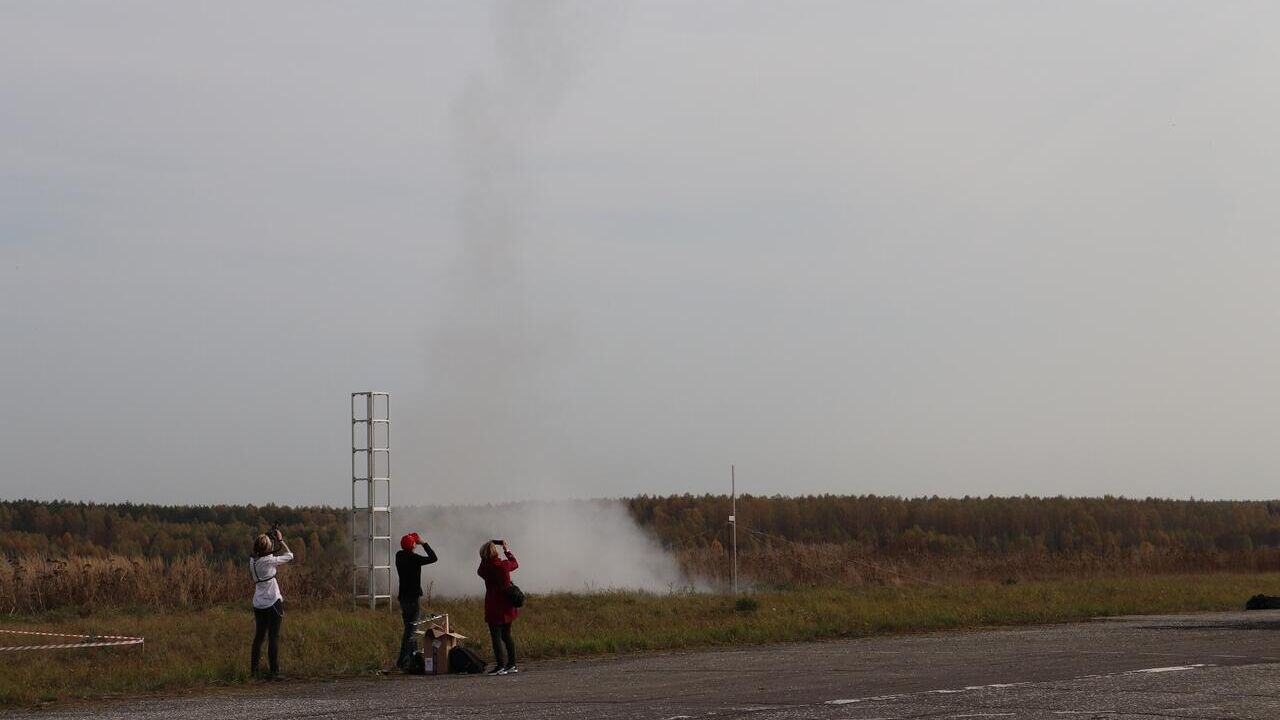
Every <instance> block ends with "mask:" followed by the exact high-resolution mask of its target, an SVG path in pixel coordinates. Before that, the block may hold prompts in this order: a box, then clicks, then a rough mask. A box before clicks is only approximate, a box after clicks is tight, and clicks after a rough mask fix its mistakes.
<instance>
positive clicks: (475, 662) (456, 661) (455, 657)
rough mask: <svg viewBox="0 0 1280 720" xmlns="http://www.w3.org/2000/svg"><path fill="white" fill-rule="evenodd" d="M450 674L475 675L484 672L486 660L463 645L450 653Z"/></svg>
mask: <svg viewBox="0 0 1280 720" xmlns="http://www.w3.org/2000/svg"><path fill="white" fill-rule="evenodd" d="M449 672H452V673H467V674H475V673H482V672H484V660H481V659H480V656H479V655H477V654H476V653H475V651H474V650H472V649H470V648H464V647H462V646H461V645H459V646H457V647H455V648H454V649H452V650H450V651H449Z"/></svg>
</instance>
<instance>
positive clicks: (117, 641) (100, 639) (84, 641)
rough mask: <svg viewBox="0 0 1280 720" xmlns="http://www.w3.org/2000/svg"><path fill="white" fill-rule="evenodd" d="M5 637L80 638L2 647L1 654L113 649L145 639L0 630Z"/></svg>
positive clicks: (123, 636) (125, 636) (144, 640)
mask: <svg viewBox="0 0 1280 720" xmlns="http://www.w3.org/2000/svg"><path fill="white" fill-rule="evenodd" d="M0 633H3V634H5V635H38V636H40V637H56V638H80V640H79V641H78V642H69V643H54V644H50V645H0V652H6V651H14V650H65V649H68V648H91V647H112V646H115V645H141V644H142V643H144V642H146V639H145V638H140V637H129V636H127V635H70V634H67V633H47V632H34V631H32V630H0Z"/></svg>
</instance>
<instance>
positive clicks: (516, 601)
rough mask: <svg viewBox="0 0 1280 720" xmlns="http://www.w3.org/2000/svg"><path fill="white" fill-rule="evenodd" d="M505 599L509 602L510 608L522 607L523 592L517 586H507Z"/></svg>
mask: <svg viewBox="0 0 1280 720" xmlns="http://www.w3.org/2000/svg"><path fill="white" fill-rule="evenodd" d="M506 593H507V599H508V600H510V601H511V607H524V591H523V590H521V589H520V586H519V585H516V584H515V583H511V584H510V585H508V586H507V590H506Z"/></svg>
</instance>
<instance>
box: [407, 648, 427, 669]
mask: <svg viewBox="0 0 1280 720" xmlns="http://www.w3.org/2000/svg"><path fill="white" fill-rule="evenodd" d="M409 674H410V675H426V674H427V657H426V656H425V655H423V654H422V651H421V650H418V651H415V652H414V653H413V654H412V655H410V656H409Z"/></svg>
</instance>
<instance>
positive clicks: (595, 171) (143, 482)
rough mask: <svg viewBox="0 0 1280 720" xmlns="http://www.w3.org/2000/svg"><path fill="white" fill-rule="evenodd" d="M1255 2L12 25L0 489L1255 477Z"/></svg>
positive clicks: (4, 66) (1269, 121) (67, 491)
mask: <svg viewBox="0 0 1280 720" xmlns="http://www.w3.org/2000/svg"><path fill="white" fill-rule="evenodd" d="M1278 15H1280V10H1278V9H1277V8H1276V7H1275V6H1274V5H1273V4H1269V3H1259V4H1247V3H1206V2H1196V3H1175V2H1150V3H1124V2H1100V3H1088V2H1071V3H1029V2H1021V1H1018V2H1006V3H985V2H964V3H958V2H935V3H918V2H916V3H913V2H900V1H894V2H879V3H871V2H863V3H854V2H832V3H797V2H789V3H776V2H767V3H724V2H702V3H688V2H668V3H664V2H637V3H632V4H629V5H625V6H623V5H621V4H615V5H611V4H605V3H584V4H579V5H572V4H570V5H563V4H550V3H517V4H512V5H501V6H495V5H491V4H488V3H478V2H458V3H451V4H445V3H419V2H383V3H374V4H369V3H345V4H337V3H312V2H308V3H270V4H266V5H264V4H262V3H239V4H237V3H228V2H223V3H217V4H213V5H210V4H207V3H177V2H153V3H130V2H113V3H91V2H83V3H73V2H45V1H43V0H32V1H31V2H5V3H3V4H0V397H3V398H4V410H3V412H0V438H3V449H4V451H5V452H4V455H5V458H6V463H5V467H4V471H3V474H0V494H2V495H3V496H4V497H15V496H32V497H42V498H54V497H67V498H72V499H86V500H124V499H127V500H135V501H157V502H235V503H239V502H264V501H268V500H275V501H281V502H291V503H312V502H324V503H335V504H341V503H345V502H346V501H347V474H348V470H347V464H348V449H347V446H346V417H347V412H348V410H347V400H348V394H349V393H350V392H351V391H353V390H362V389H385V390H389V391H391V392H392V393H393V403H392V413H393V423H394V434H393V448H394V450H393V471H394V472H393V474H394V477H395V478H396V483H397V484H396V488H397V496H398V497H397V499H398V500H400V501H415V502H432V501H442V502H444V501H447V502H462V501H486V500H490V499H498V498H503V499H520V498H552V497H595V496H616V495H625V494H635V493H641V492H648V493H670V492H684V491H691V492H704V491H723V490H724V489H725V486H726V484H727V471H728V464H729V463H730V462H733V463H736V464H737V465H738V468H739V479H740V480H741V484H742V485H743V486H744V487H745V488H746V489H748V490H750V491H753V492H757V493H801V492H841V493H893V494H906V495H915V494H933V493H937V494H947V495H961V494H987V493H997V494H1009V493H1012V494H1022V493H1031V494H1059V493H1062V494H1101V493H1108V492H1109V493H1118V494H1127V495H1149V494H1150V495H1171V496H1188V495H1194V496H1197V497H1272V496H1275V495H1276V491H1275V490H1274V488H1273V483H1272V482H1271V480H1272V478H1273V477H1274V476H1275V474H1276V470H1277V469H1278V468H1280V450H1278V449H1277V448H1280V443H1278V442H1277V440H1280V392H1278V391H1277V390H1278V388H1280V384H1277V382H1276V381H1275V379H1274V374H1275V373H1274V367H1275V362H1274V358H1276V357H1280V330H1278V328H1280V325H1278V324H1277V323H1276V314H1277V311H1276V308H1277V307H1280V303H1278V302H1277V301H1278V300H1280V289H1277V283H1276V272H1277V268H1280V244H1277V242H1276V240H1275V237H1274V236H1275V235H1276V230H1277V226H1278V224H1280V203H1277V202H1276V198H1277V197H1280V169H1278V168H1280V157H1277V156H1278V155H1280V152H1278V151H1280V141H1278V140H1277V138H1276V134H1275V128H1276V127H1278V126H1280V97H1278V95H1280V90H1278V89H1277V88H1280V82H1277V81H1278V80H1280V78H1278V77H1277V75H1278V74H1280V46H1278V45H1277V44H1276V43H1275V42H1274V40H1273V38H1271V37H1270V33H1268V32H1267V31H1268V30H1269V29H1270V28H1273V27H1275V23H1276V21H1277V20H1280V17H1277V16H1278Z"/></svg>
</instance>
